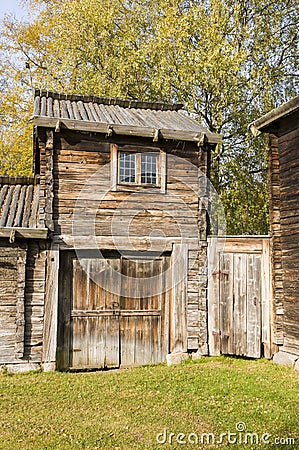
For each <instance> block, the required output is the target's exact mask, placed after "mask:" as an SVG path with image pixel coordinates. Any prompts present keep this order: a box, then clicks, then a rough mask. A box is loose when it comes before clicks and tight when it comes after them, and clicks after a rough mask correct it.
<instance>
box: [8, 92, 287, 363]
mask: <svg viewBox="0 0 299 450" xmlns="http://www.w3.org/2000/svg"><path fill="white" fill-rule="evenodd" d="M181 107H182V105H177V104H165V103H159V102H157V103H146V102H138V101H122V100H118V99H112V98H98V97H87V96H72V95H60V94H54V93H51V92H45V91H36V93H35V105H34V117H33V122H34V177H32V178H26V177H25V178H23V177H17V178H11V177H2V178H0V184H1V186H0V280H1V281H0V320H1V328H0V365H1V366H3V365H6V366H7V367H8V369H9V370H15V371H17V370H19V371H21V370H28V369H30V368H37V367H39V366H40V365H42V366H43V368H44V369H45V370H54V369H55V368H58V369H91V368H104V367H119V366H130V365H135V364H149V363H155V362H159V361H164V360H165V358H166V355H167V354H168V353H170V352H174V351H183V352H191V351H195V352H196V351H199V352H201V353H203V354H205V353H207V317H206V315H207V304H206V302H207V300H206V287H207V273H206V255H207V218H206V209H205V205H206V199H207V195H208V193H207V185H206V178H205V174H206V173H207V168H208V155H209V151H210V149H211V147H212V146H214V145H216V144H217V143H218V142H219V141H220V137H219V136H218V135H215V134H213V133H211V132H209V130H207V129H206V128H204V127H202V126H200V125H199V124H198V123H197V122H196V121H194V120H192V119H190V118H189V117H188V116H187V115H185V114H184V113H182V112H181V111H180V109H181ZM288 317H289V320H290V319H291V315H290V314H289V316H288Z"/></svg>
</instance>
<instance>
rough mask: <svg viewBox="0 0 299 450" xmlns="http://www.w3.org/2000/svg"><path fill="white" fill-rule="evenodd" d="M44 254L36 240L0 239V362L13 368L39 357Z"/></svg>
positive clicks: (24, 365)
mask: <svg viewBox="0 0 299 450" xmlns="http://www.w3.org/2000/svg"><path fill="white" fill-rule="evenodd" d="M45 253H46V250H45V244H44V243H41V244H39V243H38V242H37V241H27V242H25V241H17V242H15V243H9V242H8V240H6V239H2V240H1V242H0V364H1V365H4V364H5V365H6V364H7V365H8V367H12V368H14V370H15V371H18V370H22V368H23V370H27V369H32V368H38V366H34V363H40V362H41V360H42V358H41V355H42V341H43V324H44V320H43V309H44V285H45V282H44V279H45ZM32 364H33V365H32ZM18 367H19V368H20V369H18Z"/></svg>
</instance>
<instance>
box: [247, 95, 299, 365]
mask: <svg viewBox="0 0 299 450" xmlns="http://www.w3.org/2000/svg"><path fill="white" fill-rule="evenodd" d="M251 129H252V131H253V133H254V134H255V135H258V134H260V133H268V134H269V185H270V189H269V190H270V222H271V235H272V271H273V290H274V310H273V326H274V329H273V342H274V343H275V344H276V345H277V350H279V352H278V353H277V355H275V356H274V359H276V360H277V361H278V362H279V361H285V362H286V363H288V364H290V365H291V364H292V361H295V360H296V359H298V358H299V202H298V198H299V96H297V97H295V98H294V99H292V100H290V101H289V102H287V103H285V104H283V105H282V106H280V107H279V108H277V109H274V110H273V111H271V112H269V113H268V114H266V115H264V116H263V117H261V118H260V119H258V120H256V121H255V122H254V123H253V124H252V125H251Z"/></svg>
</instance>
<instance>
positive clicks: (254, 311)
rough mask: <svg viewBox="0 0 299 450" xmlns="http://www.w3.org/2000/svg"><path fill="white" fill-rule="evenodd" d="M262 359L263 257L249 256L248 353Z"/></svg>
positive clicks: (250, 356)
mask: <svg viewBox="0 0 299 450" xmlns="http://www.w3.org/2000/svg"><path fill="white" fill-rule="evenodd" d="M246 356H248V357H249V358H260V357H261V256H260V255H248V265H247V353H246Z"/></svg>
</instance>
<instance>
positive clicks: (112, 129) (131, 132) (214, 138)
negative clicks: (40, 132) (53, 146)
mask: <svg viewBox="0 0 299 450" xmlns="http://www.w3.org/2000/svg"><path fill="white" fill-rule="evenodd" d="M32 119H33V123H34V125H36V126H38V127H44V128H54V129H55V130H56V131H57V132H58V131H60V129H67V130H76V131H88V132H93V133H102V134H108V135H109V136H111V135H113V134H115V135H123V136H135V137H146V138H152V139H153V140H158V139H165V140H167V139H168V140H169V139H171V140H177V141H191V142H196V143H198V144H201V143H203V142H204V140H205V139H206V140H207V141H208V142H209V143H210V144H219V143H221V142H222V137H221V135H219V134H216V133H211V132H210V131H205V132H198V131H194V132H193V131H183V130H170V129H163V128H160V129H156V128H151V127H142V126H129V125H121V124H108V123H101V122H91V121H84V120H72V119H61V118H56V117H42V116H33V118H32Z"/></svg>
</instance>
